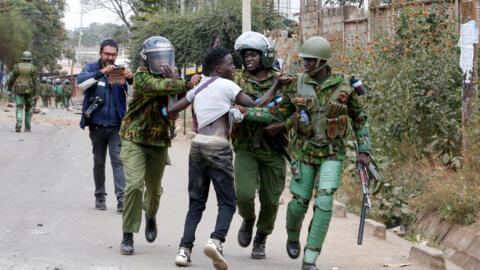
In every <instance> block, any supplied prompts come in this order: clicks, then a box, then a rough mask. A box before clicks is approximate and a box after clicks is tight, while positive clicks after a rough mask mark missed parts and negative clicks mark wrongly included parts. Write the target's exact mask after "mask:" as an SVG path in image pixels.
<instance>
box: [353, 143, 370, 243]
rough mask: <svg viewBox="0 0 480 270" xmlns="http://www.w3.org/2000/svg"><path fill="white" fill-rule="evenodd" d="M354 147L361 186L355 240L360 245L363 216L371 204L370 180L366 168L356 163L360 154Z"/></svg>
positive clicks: (356, 145)
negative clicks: (361, 198) (360, 210)
mask: <svg viewBox="0 0 480 270" xmlns="http://www.w3.org/2000/svg"><path fill="white" fill-rule="evenodd" d="M354 145H355V153H356V155H357V170H358V175H359V177H360V182H361V184H362V189H363V201H362V213H361V215H360V225H359V228H358V240H357V244H359V245H361V244H362V240H363V228H364V226H365V214H366V212H367V207H368V208H371V207H372V204H371V202H370V191H369V190H368V186H369V184H370V179H369V177H368V172H367V168H366V167H365V166H363V164H361V163H360V162H358V155H359V154H360V153H359V152H358V144H357V143H356V142H355V143H354ZM369 167H370V166H369ZM372 168H373V166H372Z"/></svg>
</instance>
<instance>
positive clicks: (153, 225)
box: [145, 213, 157, 243]
mask: <svg viewBox="0 0 480 270" xmlns="http://www.w3.org/2000/svg"><path fill="white" fill-rule="evenodd" d="M145 238H146V239H147V241H148V242H150V243H152V242H153V241H155V239H156V238H157V221H156V220H155V217H154V218H149V217H148V216H147V213H145Z"/></svg>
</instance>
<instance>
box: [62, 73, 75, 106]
mask: <svg viewBox="0 0 480 270" xmlns="http://www.w3.org/2000/svg"><path fill="white" fill-rule="evenodd" d="M63 84H64V85H65V86H64V87H65V91H64V93H63V104H64V105H65V108H67V109H68V108H70V99H71V98H72V94H73V87H72V86H71V85H70V80H67V79H66V80H64V81H63Z"/></svg>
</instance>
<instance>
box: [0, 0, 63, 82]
mask: <svg viewBox="0 0 480 270" xmlns="http://www.w3.org/2000/svg"><path fill="white" fill-rule="evenodd" d="M5 3H7V6H8V7H9V8H8V9H6V11H5V12H4V14H2V16H1V17H0V29H1V30H2V32H1V33H2V35H4V33H7V34H8V35H7V36H5V37H0V40H1V39H2V38H5V40H6V41H5V42H3V41H2V42H1V43H0V44H1V45H0V47H2V50H1V54H0V58H1V59H2V60H4V61H5V62H6V63H7V64H8V65H9V67H11V66H12V65H13V64H14V63H15V62H18V60H19V56H20V55H21V52H22V51H24V50H30V51H31V52H32V54H33V63H34V64H35V66H37V68H38V69H39V70H42V68H44V67H46V68H47V69H48V70H49V71H51V72H53V71H54V70H56V69H57V59H58V58H59V57H61V54H62V48H63V41H64V40H65V29H64V27H63V23H62V22H61V21H60V19H61V17H63V12H64V7H65V1H64V0H51V1H47V0H30V1H27V0H6V1H5ZM3 30H5V31H3Z"/></svg>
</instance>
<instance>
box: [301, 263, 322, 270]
mask: <svg viewBox="0 0 480 270" xmlns="http://www.w3.org/2000/svg"><path fill="white" fill-rule="evenodd" d="M302 270H318V268H317V266H316V265H315V264H314V263H306V262H302Z"/></svg>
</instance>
